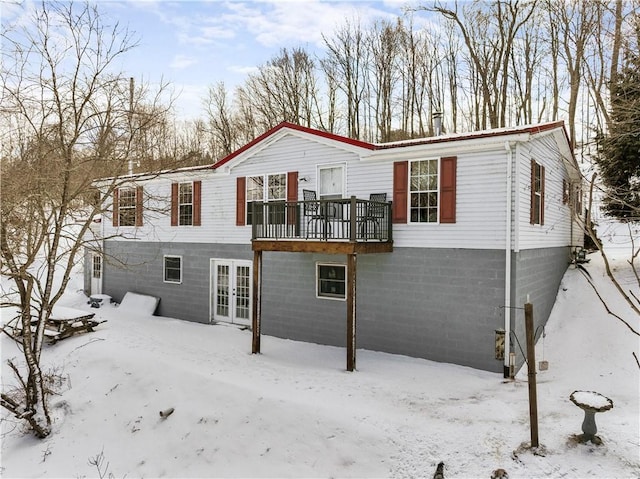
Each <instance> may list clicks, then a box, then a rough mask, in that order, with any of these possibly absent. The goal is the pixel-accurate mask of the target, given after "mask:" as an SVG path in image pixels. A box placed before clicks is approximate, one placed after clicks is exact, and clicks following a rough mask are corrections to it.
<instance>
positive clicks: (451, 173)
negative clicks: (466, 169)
mask: <svg viewBox="0 0 640 479" xmlns="http://www.w3.org/2000/svg"><path fill="white" fill-rule="evenodd" d="M456 164H457V157H456V156H449V157H446V158H441V159H440V223H455V222H456Z"/></svg>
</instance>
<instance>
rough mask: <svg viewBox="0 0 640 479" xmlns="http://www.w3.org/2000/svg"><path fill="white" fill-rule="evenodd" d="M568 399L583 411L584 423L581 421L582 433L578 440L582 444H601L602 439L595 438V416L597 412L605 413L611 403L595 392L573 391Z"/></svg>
mask: <svg viewBox="0 0 640 479" xmlns="http://www.w3.org/2000/svg"><path fill="white" fill-rule="evenodd" d="M569 399H570V400H571V402H572V403H573V404H575V405H576V406H578V407H579V408H580V409H582V410H583V411H584V421H582V432H583V434H581V435H580V436H578V439H579V440H580V442H582V443H586V442H587V441H591V442H592V443H593V444H596V445H598V446H599V445H600V444H602V439H600V438H599V437H598V436H596V432H598V428H597V427H596V418H595V415H596V413H597V412H605V411H608V410H609V409H611V408H612V407H613V401H612V400H611V399H609V398H608V397H606V396H603V395H602V394H600V393H597V392H595V391H573V392H572V393H571V396H569Z"/></svg>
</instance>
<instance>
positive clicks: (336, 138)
mask: <svg viewBox="0 0 640 479" xmlns="http://www.w3.org/2000/svg"><path fill="white" fill-rule="evenodd" d="M283 128H289V129H290V130H296V131H301V132H303V133H308V134H310V135H315V136H320V137H322V138H328V139H329V140H334V141H340V142H342V143H346V144H348V145H352V146H357V147H359V148H366V149H367V150H375V149H376V145H374V144H372V143H366V142H364V141H360V140H354V139H353V138H347V137H346V136H340V135H336V134H334V133H329V132H327V131H321V130H314V129H313V128H307V127H305V126H300V125H296V124H294V123H289V122H286V121H283V122H282V123H280V124H279V125H277V126H275V127H273V128H272V129H271V130H269V131H267V132H265V133H263V134H262V135H260V136H258V137H257V138H255V139H254V140H253V141H251V142H249V143H247V144H246V145H244V146H243V147H242V148H240V149H238V150H236V151H234V152H233V153H231V154H230V155H227V156H225V157H224V158H223V159H221V160H220V161H218V162H217V163H214V164H213V165H212V167H213V168H214V169H216V168H219V167H221V166H223V165H224V164H226V163H228V162H230V161H231V160H233V159H234V158H235V157H236V156H238V155H240V154H241V153H243V152H245V151H247V150H248V149H249V148H252V147H253V146H255V145H257V144H258V143H260V142H261V141H262V140H264V139H265V138H268V137H269V136H271V135H273V134H274V133H276V132H278V131H280V130H282V129H283Z"/></svg>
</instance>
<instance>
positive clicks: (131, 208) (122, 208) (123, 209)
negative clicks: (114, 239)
mask: <svg viewBox="0 0 640 479" xmlns="http://www.w3.org/2000/svg"><path fill="white" fill-rule="evenodd" d="M125 192H127V193H129V192H133V203H132V204H130V205H123V196H124V195H123V193H125ZM137 193H138V192H137V190H136V188H135V187H134V186H123V187H121V188H118V226H119V227H123V228H124V227H130V226H135V225H136V203H137V201H138V199H137ZM127 212H129V214H131V213H132V214H133V216H132V218H133V224H122V223H123V221H122V215H123V214H126V213H127Z"/></svg>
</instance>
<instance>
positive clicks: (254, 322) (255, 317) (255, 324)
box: [251, 251, 262, 354]
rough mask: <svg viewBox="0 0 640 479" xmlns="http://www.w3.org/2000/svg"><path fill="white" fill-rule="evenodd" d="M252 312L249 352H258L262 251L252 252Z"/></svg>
mask: <svg viewBox="0 0 640 479" xmlns="http://www.w3.org/2000/svg"><path fill="white" fill-rule="evenodd" d="M252 302H253V313H252V317H251V326H252V333H253V340H252V344H251V353H252V354H258V353H260V321H261V315H262V251H254V252H253V299H252Z"/></svg>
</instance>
